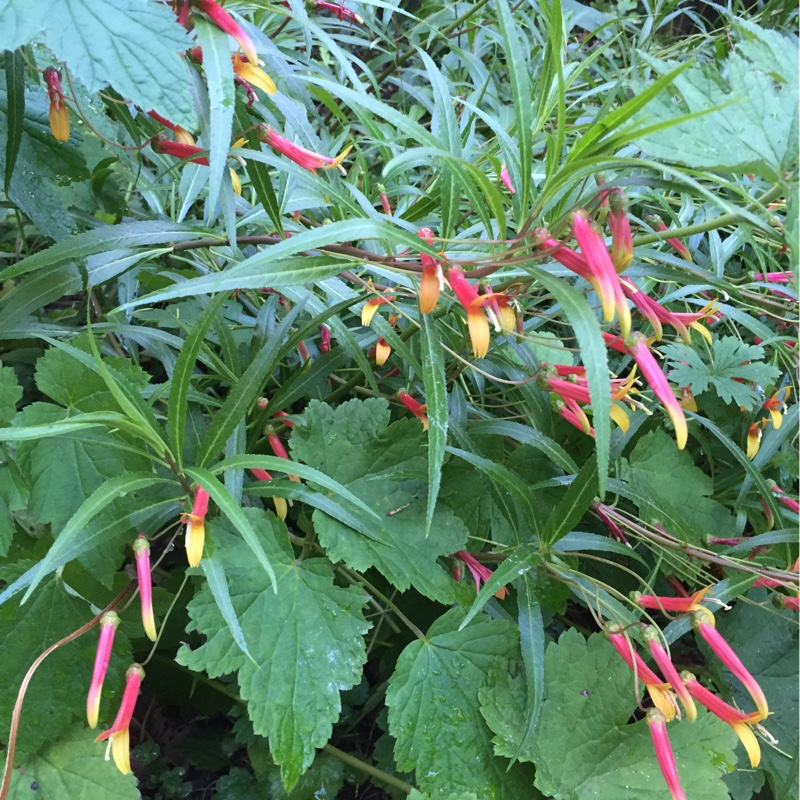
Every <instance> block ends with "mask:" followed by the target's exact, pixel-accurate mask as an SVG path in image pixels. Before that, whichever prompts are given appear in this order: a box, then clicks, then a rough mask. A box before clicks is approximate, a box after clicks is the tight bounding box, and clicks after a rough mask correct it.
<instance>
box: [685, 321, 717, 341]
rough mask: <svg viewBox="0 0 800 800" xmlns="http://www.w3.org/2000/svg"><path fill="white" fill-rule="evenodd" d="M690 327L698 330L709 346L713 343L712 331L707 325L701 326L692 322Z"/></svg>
mask: <svg viewBox="0 0 800 800" xmlns="http://www.w3.org/2000/svg"><path fill="white" fill-rule="evenodd" d="M689 327H690V328H693V329H694V330H696V331H697V332H698V333H699V334H700V335H701V336H702V337H703V338H704V339H705V340H706V341H707V342H708V343H709V344H711V343H712V338H711V331H710V330H709V329H708V328H706V326H705V325H701V324H700V323H699V322H692V323H690V324H689Z"/></svg>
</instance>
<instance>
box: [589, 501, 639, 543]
mask: <svg viewBox="0 0 800 800" xmlns="http://www.w3.org/2000/svg"><path fill="white" fill-rule="evenodd" d="M609 510H610V508H609V506H607V505H605V504H604V503H601V502H600V501H599V500H595V501H594V502H593V503H592V511H594V513H595V514H597V516H598V517H600V521H601V522H602V523H603V525H605V526H606V528H608V532H609V534H610V535H611V538H612V539H616V540H617V541H618V542H622V543H623V544H626V545H628V547H630V546H631V545H630V542H629V541H628V537H627V536H626V535H625V532H624V531H623V530H622V528H620V526H619V525H617V523H616V522H615V520H613V519H612V518H611V517H610V516H609V514H608V511H609Z"/></svg>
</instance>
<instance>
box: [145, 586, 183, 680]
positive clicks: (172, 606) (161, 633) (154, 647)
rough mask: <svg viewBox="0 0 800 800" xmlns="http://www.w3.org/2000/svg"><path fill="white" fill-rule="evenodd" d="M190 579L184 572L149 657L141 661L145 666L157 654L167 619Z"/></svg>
mask: <svg viewBox="0 0 800 800" xmlns="http://www.w3.org/2000/svg"><path fill="white" fill-rule="evenodd" d="M188 581H189V575H188V574H187V573H184V575H183V581H181V585H180V586H179V587H178V591H177V592H175V597H173V598H172V602H171V603H170V604H169V608H168V609H167V613H166V614H165V615H164V619H162V620H161V625H160V626H159V629H158V636H157V637H156V640H155V641H154V642H153V646H152V647H151V648H150V652H149V653H148V655H147V658H146V659H145V660H144V661H142V662H141V665H142V666H143V667H146V666H147V664H148V662H149V661H150V659H151V658H152V657H153V656H154V655H155V652H156V648H157V647H158V643H159V642H160V641H161V637H162V635H163V634H164V630H165V629H166V627H167V620H168V619H169V615H170V614H171V613H172V609H173V608H175V603H177V602H178V598H179V597H180V596H181V592H182V591H183V587H184V586H186V584H187V583H188Z"/></svg>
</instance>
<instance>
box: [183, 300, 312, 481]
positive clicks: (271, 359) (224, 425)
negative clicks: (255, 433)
mask: <svg viewBox="0 0 800 800" xmlns="http://www.w3.org/2000/svg"><path fill="white" fill-rule="evenodd" d="M302 309H303V306H302V305H296V306H295V307H294V308H293V309H292V310H291V311H290V312H289V313H288V314H287V315H286V316H285V317H284V318H283V319H282V320H281V324H280V325H278V327H277V328H276V329H275V331H274V333H273V334H272V335H271V336H270V337H269V339H268V340H267V343H266V344H265V345H264V347H262V348H261V351H260V352H259V353H258V355H257V356H256V357H255V358H254V359H253V360H252V361H251V362H250V366H248V368H247V369H246V370H245V371H244V374H243V375H242V377H241V378H239V380H238V381H237V383H236V386H235V387H234V388H233V391H231V392H229V393H228V396H227V398H226V399H225V403H224V404H223V406H222V408H221V409H220V410H219V412H217V414H215V415H214V420H213V421H212V423H211V426H210V427H209V429H208V433H206V435H205V437H204V438H203V441H202V443H201V444H200V451H199V452H198V454H197V463H198V464H199V465H200V466H201V467H205V466H207V465H208V464H209V463H210V462H211V460H212V459H213V458H214V457H215V456H216V455H217V453H219V452H220V451H221V450H222V448H223V447H224V446H225V442H226V441H227V439H228V437H229V436H230V435H231V433H233V430H234V428H236V426H237V425H238V424H239V420H240V419H241V418H242V417H243V416H244V414H245V412H246V410H247V408H248V407H249V406H250V404H251V403H252V402H253V401H254V400H255V399H256V398H257V397H258V396H259V395H260V394H261V393H262V392H263V391H264V382H265V379H266V377H267V375H269V374H270V372H272V370H273V369H275V365H276V363H277V361H278V358H279V353H280V349H281V347H282V345H283V340H284V337H285V336H287V335H288V333H289V329H290V328H291V327H292V323H293V322H294V320H295V319H296V317H297V315H298V314H299V313H300V311H302Z"/></svg>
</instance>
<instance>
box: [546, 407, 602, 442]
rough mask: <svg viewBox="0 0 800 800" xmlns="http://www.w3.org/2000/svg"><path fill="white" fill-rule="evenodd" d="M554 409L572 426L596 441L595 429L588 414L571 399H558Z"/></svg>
mask: <svg viewBox="0 0 800 800" xmlns="http://www.w3.org/2000/svg"><path fill="white" fill-rule="evenodd" d="M554 408H555V410H556V413H557V414H558V415H559V416H560V417H563V419H565V420H566V421H567V422H569V424H570V425H572V426H573V427H575V428H577V429H578V430H579V431H583V432H584V433H585V434H586V435H587V436H591V437H592V438H593V439H594V428H593V427H592V424H591V423H590V422H589V417H587V416H586V412H585V411H584V410H583V409H582V408H581V407H580V406H579V405H578V403H577V402H576V401H575V400H573V399H572V398H571V397H568V398H566V399H561V398H556V400H555V405H554Z"/></svg>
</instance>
